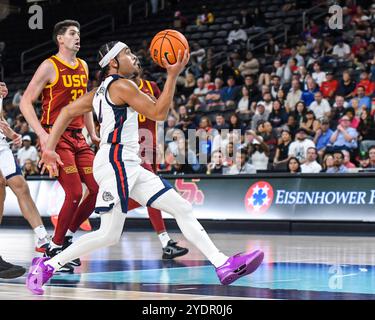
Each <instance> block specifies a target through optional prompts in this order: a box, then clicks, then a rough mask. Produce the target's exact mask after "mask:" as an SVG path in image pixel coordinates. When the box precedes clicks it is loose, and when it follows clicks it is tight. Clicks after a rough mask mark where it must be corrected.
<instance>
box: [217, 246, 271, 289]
mask: <svg viewBox="0 0 375 320" xmlns="http://www.w3.org/2000/svg"><path fill="white" fill-rule="evenodd" d="M263 259H264V253H263V252H262V251H259V252H258V253H257V254H256V255H255V256H254V257H252V258H251V260H250V261H246V264H243V265H241V266H240V267H239V268H238V269H239V270H238V271H237V272H234V271H233V272H230V273H228V275H226V276H225V277H224V278H223V279H221V283H222V284H223V285H228V284H231V283H232V282H234V281H236V280H237V279H239V278H241V277H244V276H246V275H248V274H250V273H253V272H254V271H255V270H256V269H258V267H259V266H260V265H261V264H262V262H263Z"/></svg>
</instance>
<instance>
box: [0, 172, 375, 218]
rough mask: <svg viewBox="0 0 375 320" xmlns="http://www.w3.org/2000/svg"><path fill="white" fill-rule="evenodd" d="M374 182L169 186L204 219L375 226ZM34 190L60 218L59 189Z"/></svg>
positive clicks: (178, 182) (39, 186) (265, 180)
mask: <svg viewBox="0 0 375 320" xmlns="http://www.w3.org/2000/svg"><path fill="white" fill-rule="evenodd" d="M374 178H375V176H368V175H367V176H362V175H356V176H348V175H345V176H330V177H323V176H321V175H319V176H306V177H304V176H299V177H293V178H290V177H270V176H268V177H261V176H251V177H250V176H247V177H220V178H202V179H189V178H184V179H180V178H179V179H176V177H173V178H168V179H167V180H168V181H169V182H170V183H171V184H172V185H173V186H174V187H175V188H176V189H177V190H178V191H179V192H180V193H181V195H182V196H183V197H184V198H185V199H187V200H188V201H190V202H191V203H192V204H193V207H194V213H195V215H196V217H197V218H198V219H212V220H299V221H303V220H326V221H375V179H374ZM28 184H29V186H30V191H31V195H32V197H33V199H34V200H35V202H36V205H37V207H38V209H39V210H40V212H41V214H42V216H51V215H56V214H57V213H58V212H59V210H60V208H61V206H62V203H63V201H64V191H63V190H62V188H61V186H60V185H59V183H58V182H57V181H46V180H44V181H39V180H31V181H28ZM5 215H8V216H17V215H20V211H19V208H18V204H17V199H16V197H15V196H14V194H13V193H12V191H11V190H7V198H6V201H5ZM128 216H129V217H132V218H146V217H148V215H147V212H146V210H145V209H144V208H141V209H136V210H133V211H130V212H129V213H128ZM163 216H164V217H165V218H170V216H169V215H168V214H165V213H163ZM92 217H93V218H94V217H98V215H96V214H93V215H92Z"/></svg>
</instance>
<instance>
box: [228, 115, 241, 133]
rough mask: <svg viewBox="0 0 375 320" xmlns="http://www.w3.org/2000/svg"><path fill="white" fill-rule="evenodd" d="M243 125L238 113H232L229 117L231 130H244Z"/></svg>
mask: <svg viewBox="0 0 375 320" xmlns="http://www.w3.org/2000/svg"><path fill="white" fill-rule="evenodd" d="M243 129H244V128H243V125H242V123H241V120H240V118H239V117H238V115H237V114H235V113H232V114H231V115H230V117H229V130H230V131H232V130H241V131H242V130H243Z"/></svg>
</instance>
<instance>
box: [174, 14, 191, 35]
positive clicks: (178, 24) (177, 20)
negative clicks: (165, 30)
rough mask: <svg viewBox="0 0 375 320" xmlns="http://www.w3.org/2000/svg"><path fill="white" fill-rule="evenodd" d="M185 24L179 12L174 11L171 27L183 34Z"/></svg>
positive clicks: (185, 19) (184, 18) (183, 17)
mask: <svg viewBox="0 0 375 320" xmlns="http://www.w3.org/2000/svg"><path fill="white" fill-rule="evenodd" d="M187 24H188V20H187V18H186V17H185V16H183V15H182V13H181V11H179V10H178V11H176V12H175V13H174V20H173V27H174V28H175V29H177V30H179V31H181V32H184V30H185V28H186V26H187Z"/></svg>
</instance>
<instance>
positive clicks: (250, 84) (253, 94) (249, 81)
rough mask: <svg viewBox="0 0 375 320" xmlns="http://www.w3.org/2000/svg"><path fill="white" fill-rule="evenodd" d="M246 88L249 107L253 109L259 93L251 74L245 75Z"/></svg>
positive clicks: (259, 95)
mask: <svg viewBox="0 0 375 320" xmlns="http://www.w3.org/2000/svg"><path fill="white" fill-rule="evenodd" d="M244 85H245V86H246V88H247V89H248V90H249V98H250V107H251V108H250V109H251V110H253V109H254V108H255V106H256V103H257V101H259V99H260V97H261V94H260V91H259V88H258V86H257V85H256V84H255V83H254V78H253V77H252V76H246V77H245V84H244Z"/></svg>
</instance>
